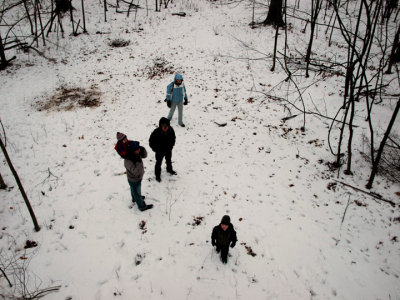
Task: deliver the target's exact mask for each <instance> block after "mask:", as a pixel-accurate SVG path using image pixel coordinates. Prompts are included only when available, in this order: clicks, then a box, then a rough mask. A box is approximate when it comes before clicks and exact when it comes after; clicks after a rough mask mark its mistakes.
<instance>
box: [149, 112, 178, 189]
mask: <svg viewBox="0 0 400 300" xmlns="http://www.w3.org/2000/svg"><path fill="white" fill-rule="evenodd" d="M149 144H150V148H151V149H152V150H153V151H154V152H155V154H156V166H155V168H154V171H155V175H156V180H157V181H158V182H160V181H161V163H162V161H163V158H164V157H165V161H166V163H167V172H168V173H170V174H171V175H176V174H177V173H176V172H175V171H174V170H173V169H172V162H171V157H172V148H174V146H175V131H174V129H173V128H172V127H171V126H170V122H169V120H168V119H167V118H164V117H163V118H161V119H160V121H159V127H158V128H156V129H154V131H153V132H152V133H151V135H150V139H149Z"/></svg>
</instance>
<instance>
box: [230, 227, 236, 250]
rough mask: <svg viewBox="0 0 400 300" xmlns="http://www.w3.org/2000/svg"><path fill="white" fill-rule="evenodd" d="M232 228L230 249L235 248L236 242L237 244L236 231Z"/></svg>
mask: <svg viewBox="0 0 400 300" xmlns="http://www.w3.org/2000/svg"><path fill="white" fill-rule="evenodd" d="M231 226H232V234H231V248H233V247H235V245H236V242H237V236H236V231H235V229H233V225H231Z"/></svg>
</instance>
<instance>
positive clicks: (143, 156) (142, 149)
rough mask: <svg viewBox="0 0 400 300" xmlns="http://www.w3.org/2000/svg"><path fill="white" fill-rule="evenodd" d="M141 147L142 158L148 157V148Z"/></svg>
mask: <svg viewBox="0 0 400 300" xmlns="http://www.w3.org/2000/svg"><path fill="white" fill-rule="evenodd" d="M139 149H140V157H141V158H146V157H147V150H146V148H145V147H142V146H140V147H139Z"/></svg>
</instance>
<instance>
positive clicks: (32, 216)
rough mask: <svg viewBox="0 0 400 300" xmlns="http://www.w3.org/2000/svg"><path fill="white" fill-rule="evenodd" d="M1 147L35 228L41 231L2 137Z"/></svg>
mask: <svg viewBox="0 0 400 300" xmlns="http://www.w3.org/2000/svg"><path fill="white" fill-rule="evenodd" d="M0 147H1V150H2V151H3V153H4V156H5V158H6V160H7V163H8V166H9V167H10V170H11V172H12V173H13V175H14V178H15V181H16V182H17V184H18V187H19V190H20V192H21V195H22V198H24V201H25V204H26V206H27V207H28V210H29V214H30V215H31V218H32V221H33V225H34V227H35V230H36V231H39V230H40V226H39V224H38V222H37V220H36V216H35V213H34V212H33V209H32V206H31V204H30V202H29V199H28V196H27V195H26V193H25V190H24V187H23V186H22V183H21V180H20V179H19V176H18V174H17V171H16V170H15V169H14V166H13V164H12V163H11V160H10V157H9V156H8V153H7V149H6V147H5V146H4V144H3V141H2V140H1V138H0Z"/></svg>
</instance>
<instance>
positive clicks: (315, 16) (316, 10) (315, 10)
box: [306, 0, 322, 78]
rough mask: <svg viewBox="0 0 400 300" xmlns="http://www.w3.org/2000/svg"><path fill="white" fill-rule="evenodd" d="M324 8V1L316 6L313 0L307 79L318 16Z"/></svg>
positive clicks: (317, 0) (318, 2)
mask: <svg viewBox="0 0 400 300" xmlns="http://www.w3.org/2000/svg"><path fill="white" fill-rule="evenodd" d="M321 7H322V1H321V0H316V2H315V4H314V0H312V4H311V33H310V42H309V43H308V48H307V53H306V62H307V66H306V77H307V78H308V77H309V74H308V68H309V66H310V57H311V49H312V44H313V41H314V32H315V25H316V23H317V19H318V15H319V12H320V10H321Z"/></svg>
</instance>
